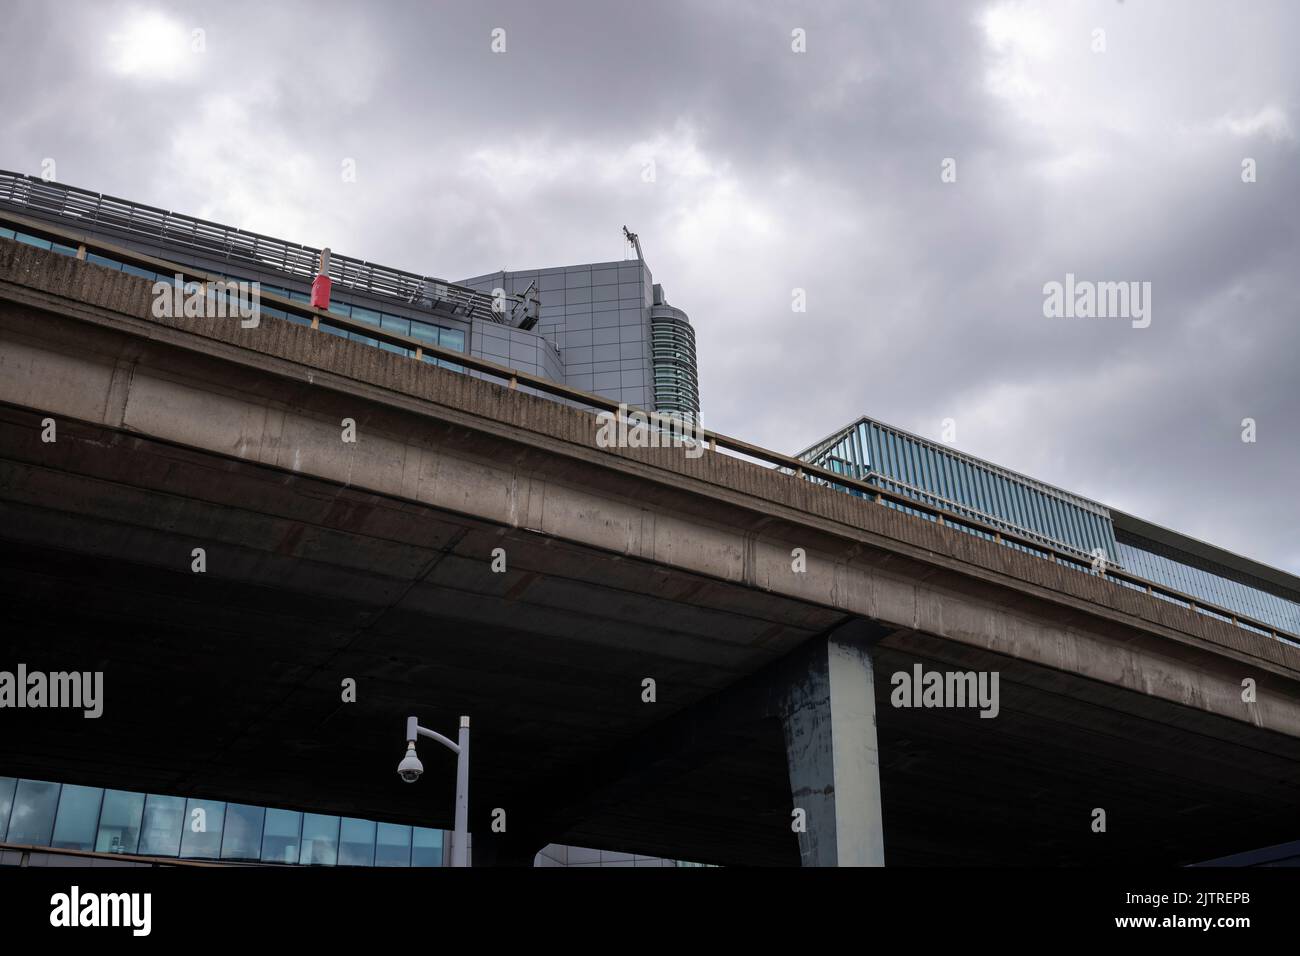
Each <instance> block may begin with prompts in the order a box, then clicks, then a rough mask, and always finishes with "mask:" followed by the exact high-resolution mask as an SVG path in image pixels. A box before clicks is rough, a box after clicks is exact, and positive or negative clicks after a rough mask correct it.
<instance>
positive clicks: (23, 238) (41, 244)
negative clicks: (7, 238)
mask: <svg viewBox="0 0 1300 956" xmlns="http://www.w3.org/2000/svg"><path fill="white" fill-rule="evenodd" d="M14 238H15V239H17V240H18V241H19V242H25V243H27V245H29V246H35V247H36V248H37V249H48V248H50V246H52V245H54V243H52V242H50V240H48V239H37V238H36V237H35V236H29V235H27V233H25V232H19V233H15V234H14Z"/></svg>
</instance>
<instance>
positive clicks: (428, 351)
mask: <svg viewBox="0 0 1300 956" xmlns="http://www.w3.org/2000/svg"><path fill="white" fill-rule="evenodd" d="M0 222H3V223H7V224H9V225H10V226H11V227H17V228H21V230H22V231H23V232H26V233H30V234H32V235H36V236H39V237H41V238H45V239H51V240H57V241H58V242H60V244H62V245H66V246H70V247H76V249H77V256H78V258H82V259H84V258H85V255H86V253H87V252H95V253H99V254H103V255H105V256H107V257H108V258H112V259H114V260H117V261H120V262H124V263H126V264H128V265H134V266H138V267H140V268H147V269H150V270H151V271H154V272H162V273H165V274H169V275H176V274H179V275H180V276H181V277H182V280H183V281H186V282H198V283H216V282H222V281H225V277H223V276H220V275H213V274H211V273H208V272H204V271H202V270H199V269H195V268H193V267H190V266H184V265H180V264H177V263H174V262H168V261H166V260H164V259H157V258H154V257H153V256H148V255H144V254H142V253H139V252H136V251H135V250H132V249H127V248H124V247H122V246H117V245H114V244H113V243H108V242H104V241H102V240H99V239H95V238H94V237H91V236H87V235H84V234H81V235H79V234H77V233H73V232H71V231H69V230H66V229H60V228H58V227H56V226H51V225H49V224H47V223H45V222H42V221H40V220H35V219H30V218H28V217H26V216H19V215H17V214H15V213H11V212H9V211H7V210H5V209H3V208H0ZM261 301H263V302H266V303H268V304H270V305H271V306H272V307H273V308H276V309H279V310H281V311H284V312H292V313H293V314H295V315H298V316H301V317H303V318H306V319H309V320H311V327H312V328H313V329H319V328H320V324H321V323H322V322H324V323H325V324H326V325H330V326H333V327H335V328H339V329H345V330H347V331H349V332H356V333H358V334H360V335H363V336H365V337H367V338H371V339H376V340H378V341H380V342H386V343H388V344H389V345H395V346H398V347H400V348H404V349H407V350H408V351H410V352H411V354H412V356H413V357H414V358H416V359H419V358H421V357H422V356H424V355H428V356H432V357H434V358H438V359H442V360H445V361H446V362H448V363H449V364H452V365H459V366H461V367H463V368H468V369H472V370H473V371H475V372H479V373H481V374H483V375H489V376H492V377H493V378H498V379H501V380H503V381H505V382H506V384H507V387H509V388H512V389H513V388H518V387H521V386H523V387H526V388H531V389H534V390H536V391H539V392H543V393H545V394H547V395H552V396H554V397H556V398H560V399H564V400H566V401H570V402H573V403H575V404H578V405H585V406H587V407H589V408H598V409H600V410H602V411H608V412H614V413H620V412H621V411H622V409H623V408H624V407H625V405H624V404H623V403H619V402H615V401H614V400H612V399H609V398H605V397H604V396H603V395H594V394H591V393H590V392H583V391H580V390H578V389H576V388H572V387H571V386H569V385H565V384H564V383H562V382H556V381H553V380H551V379H547V378H541V377H540V376H536V375H533V374H531V373H528V372H524V371H521V370H519V369H515V368H510V367H508V366H505V365H498V364H497V363H496V362H490V361H488V360H487V359H483V358H479V357H478V356H475V355H469V354H466V353H464V352H457V351H454V350H453V349H447V348H443V347H442V346H438V345H430V344H429V343H428V342H424V341H421V340H419V339H415V338H412V337H411V336H407V335H401V334H399V333H397V332H391V331H388V330H386V329H383V328H379V327H377V326H373V325H367V324H366V323H364V322H358V321H356V320H354V319H352V318H349V317H347V316H342V315H335V314H334V313H332V312H328V311H326V310H324V309H316V308H313V307H312V306H311V305H308V304H306V303H303V302H296V301H294V300H292V299H289V298H286V297H284V296H280V295H275V294H272V293H262V294H261ZM665 424H666V427H667V430H668V431H670V432H672V433H674V434H675V435H677V436H678V437H680V438H682V439H686V440H697V441H701V442H702V443H703V444H704V445H706V446H707V447H708V449H709V450H710V451H712V452H715V453H716V452H717V450H718V449H719V448H721V449H724V450H726V451H730V452H734V453H736V454H738V455H741V456H744V457H746V458H751V459H754V460H757V461H761V462H766V463H767V464H770V465H774V466H776V468H778V469H780V470H782V471H786V472H789V473H790V474H791V475H792V476H793V477H795V478H800V479H804V478H809V479H818V480H822V481H825V482H826V483H828V484H832V485H837V486H840V487H843V488H847V489H852V490H855V491H861V492H863V493H864V494H866V495H867V496H869V497H871V498H872V499H873V500H874V501H875V502H876V503H877V504H886V503H889V504H893V505H896V506H903V507H905V508H909V509H911V510H914V511H920V512H923V513H924V514H926V515H929V516H931V517H933V519H934V520H935V521H937V522H938V523H939V524H941V525H952V526H954V527H956V528H957V529H958V530H974V531H979V532H982V533H984V534H987V535H990V536H991V537H992V538H993V540H994V541H996V542H997V543H999V544H1008V545H1018V546H1020V547H1022V548H1027V549H1029V550H1030V551H1031V552H1034V553H1041V554H1046V555H1047V559H1048V560H1051V561H1054V562H1056V563H1058V564H1063V565H1065V566H1067V567H1072V568H1074V569H1076V570H1080V571H1084V572H1086V573H1093V572H1092V569H1091V567H1090V566H1089V564H1088V562H1087V561H1084V560H1081V559H1080V558H1079V556H1078V555H1076V554H1072V553H1070V552H1069V551H1066V550H1063V549H1062V548H1059V547H1057V546H1055V545H1053V544H1048V543H1043V542H1039V541H1036V540H1034V539H1033V537H1031V536H1030V535H1029V534H1018V533H1016V532H1009V531H1006V530H1004V529H1002V528H1000V527H997V526H996V525H992V524H988V523H986V522H983V521H980V520H978V519H975V518H970V517H967V516H965V515H962V514H959V513H957V512H954V511H952V510H950V509H947V508H941V507H937V506H935V505H931V504H927V503H925V502H923V501H918V500H917V499H915V498H912V497H910V496H908V495H906V494H902V493H899V492H895V491H891V490H889V489H888V488H885V487H882V486H880V485H877V484H874V483H872V482H869V481H865V480H862V479H857V478H850V477H848V476H846V475H840V474H837V473H835V472H833V471H829V470H827V469H825V468H821V467H818V466H816V465H813V464H810V463H809V462H806V461H803V460H802V459H799V458H794V457H791V456H790V455H784V454H782V453H780V452H775V451H771V450H770V449H767V448H762V447H760V446H758V445H754V444H751V443H749V442H747V441H743V440H741V439H739V438H732V437H731V436H729V435H723V434H720V433H718V432H714V431H710V430H709V429H706V428H700V427H695V426H692V425H689V424H687V423H684V422H681V421H678V420H677V419H675V418H670V419H668V421H667V422H666V423H665ZM1096 573H1097V574H1098V576H1100V577H1103V578H1106V579H1108V580H1115V581H1123V582H1127V583H1129V584H1132V585H1136V586H1137V587H1138V589H1140V590H1145V591H1146V593H1147V594H1149V595H1152V596H1158V597H1162V598H1169V599H1172V600H1174V601H1175V602H1178V603H1181V604H1185V605H1187V606H1188V607H1189V608H1190V609H1191V610H1193V611H1205V612H1209V615H1210V616H1218V617H1221V618H1223V619H1225V622H1230V623H1233V624H1237V625H1238V626H1240V625H1243V624H1244V625H1247V627H1245V628H1243V629H1244V630H1250V629H1254V632H1259V631H1262V632H1263V633H1264V634H1267V635H1269V636H1271V637H1273V638H1275V639H1277V638H1279V637H1281V638H1282V639H1285V640H1288V641H1291V642H1300V636H1297V635H1295V634H1292V633H1291V632H1289V631H1284V630H1282V629H1281V628H1278V627H1275V626H1274V625H1272V624H1268V623H1265V622H1263V621H1260V620H1257V619H1255V618H1252V617H1249V616H1248V615H1245V614H1240V613H1238V612H1236V611H1233V610H1230V609H1228V608H1224V607H1221V606H1220V605H1217V604H1212V603H1210V602H1208V601H1205V600H1202V599H1201V598H1198V597H1194V596H1192V595H1190V594H1186V593H1184V592H1182V591H1179V590H1177V589H1176V588H1171V587H1167V586H1165V585H1163V584H1160V583H1158V582H1156V581H1151V580H1149V579H1147V578H1143V577H1139V576H1138V575H1136V574H1133V573H1131V572H1129V571H1125V570H1121V569H1118V568H1113V567H1105V568H1103V569H1102V570H1101V571H1100V572H1096Z"/></svg>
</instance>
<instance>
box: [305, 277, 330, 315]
mask: <svg viewBox="0 0 1300 956" xmlns="http://www.w3.org/2000/svg"><path fill="white" fill-rule="evenodd" d="M333 284H334V283H333V281H332V280H331V279H330V277H329V276H325V275H321V276H317V277H316V278H314V279H312V280H311V304H312V307H313V308H317V309H328V308H329V307H330V287H331V286H332V285H333Z"/></svg>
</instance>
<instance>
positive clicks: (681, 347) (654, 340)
mask: <svg viewBox="0 0 1300 956" xmlns="http://www.w3.org/2000/svg"><path fill="white" fill-rule="evenodd" d="M650 349H651V358H652V361H653V367H654V386H655V411H657V412H668V413H671V414H676V415H679V416H681V417H682V418H683V419H685V420H686V421H689V422H698V421H699V420H700V384H699V380H698V378H697V372H696V361H695V330H694V329H693V328H691V323H690V321H689V320H688V319H687V318H686V313H685V312H683V311H682V310H681V309H676V308H673V307H672V306H670V305H662V304H661V305H656V306H655V307H654V308H653V309H651V310H650Z"/></svg>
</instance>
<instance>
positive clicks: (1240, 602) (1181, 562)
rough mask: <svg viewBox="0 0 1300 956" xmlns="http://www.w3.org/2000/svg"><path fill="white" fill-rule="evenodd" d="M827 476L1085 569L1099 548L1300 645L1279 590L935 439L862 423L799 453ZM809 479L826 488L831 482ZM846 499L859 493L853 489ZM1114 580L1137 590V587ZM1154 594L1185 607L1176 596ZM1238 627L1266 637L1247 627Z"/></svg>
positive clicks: (1295, 612)
mask: <svg viewBox="0 0 1300 956" xmlns="http://www.w3.org/2000/svg"><path fill="white" fill-rule="evenodd" d="M798 457H799V458H802V459H803V460H804V461H807V462H810V463H812V464H814V465H817V466H819V467H822V468H825V469H826V470H827V471H831V472H834V473H835V474H838V475H844V476H846V477H849V478H854V479H857V480H860V481H867V482H870V483H871V484H873V485H876V486H878V487H880V488H882V489H885V490H887V491H892V492H895V493H896V494H899V495H903V496H906V497H908V498H912V499H914V500H916V501H918V502H921V503H924V504H927V505H932V506H934V507H938V508H943V509H945V510H947V511H950V512H953V513H955V514H958V515H965V516H968V517H971V518H974V519H977V520H979V521H981V522H982V523H984V524H988V525H992V526H993V527H995V528H1000V529H1003V530H1005V531H1009V532H1012V533H1014V534H1016V535H1018V536H1020V537H1024V538H1027V539H1029V540H1030V541H1039V542H1042V543H1043V544H1044V545H1050V546H1051V547H1053V548H1056V549H1058V550H1060V551H1064V552H1067V553H1069V552H1073V553H1074V554H1076V555H1078V556H1079V558H1080V560H1081V562H1083V563H1080V564H1079V568H1080V569H1081V570H1090V563H1089V562H1090V558H1091V556H1092V554H1093V553H1094V552H1095V551H1096V550H1098V549H1100V550H1101V552H1102V553H1104V554H1105V555H1106V557H1107V561H1108V563H1109V564H1110V565H1113V566H1115V567H1118V568H1121V569H1123V570H1125V571H1127V572H1129V573H1130V574H1133V575H1136V576H1138V577H1142V578H1145V579H1146V580H1148V581H1152V582H1154V583H1156V584H1160V585H1164V586H1165V587H1168V588H1172V589H1175V590H1178V591H1181V592H1182V593H1184V594H1187V595H1189V596H1190V597H1192V598H1195V599H1200V600H1202V601H1206V602H1208V603H1211V604H1215V605H1218V606H1219V607H1221V608H1223V609H1224V610H1226V611H1228V612H1230V613H1231V615H1244V616H1246V617H1251V618H1254V619H1256V620H1258V621H1259V622H1261V623H1262V624H1267V625H1269V628H1270V629H1276V630H1278V631H1285V632H1288V634H1287V635H1283V634H1279V635H1278V637H1279V639H1281V640H1285V641H1287V642H1288V643H1296V642H1297V640H1300V638H1295V635H1300V602H1297V601H1296V600H1293V599H1292V597H1290V596H1284V595H1283V594H1279V593H1276V591H1277V590H1279V589H1273V588H1270V587H1269V586H1267V585H1265V584H1264V582H1262V581H1257V580H1253V579H1249V578H1248V577H1247V576H1245V575H1242V574H1239V573H1237V572H1235V571H1233V570H1230V569H1228V568H1226V567H1218V566H1217V565H1214V564H1213V563H1212V562H1208V561H1203V560H1198V559H1194V558H1192V557H1191V555H1187V554H1182V553H1180V552H1178V551H1176V550H1175V549H1171V548H1167V547H1161V546H1159V545H1156V544H1155V543H1153V542H1149V541H1145V540H1144V539H1141V538H1138V537H1135V536H1133V535H1127V534H1125V533H1124V532H1122V531H1121V532H1117V530H1116V526H1115V521H1114V519H1113V518H1112V515H1111V513H1110V510H1109V509H1107V508H1106V507H1105V506H1103V505H1100V504H1098V503H1096V502H1093V501H1089V500H1088V499H1086V498H1081V497H1079V496H1078V495H1073V494H1071V493H1069V492H1067V491H1063V490H1061V489H1059V488H1053V487H1052V486H1050V485H1046V484H1043V483H1042V482H1039V481H1035V480H1034V479H1032V478H1027V477H1025V476H1024V475H1018V474H1016V473H1015V472H1012V471H1008V470H1007V469H1005V468H1000V467H998V466H997V465H993V464H990V463H989V462H985V461H981V460H979V459H978V458H973V457H971V456H969V455H963V454H961V453H960V452H956V451H954V450H953V449H951V448H948V447H946V446H944V445H941V444H938V443H936V442H932V441H928V440H927V439H924V438H919V437H917V436H915V435H911V434H908V433H907V432H904V431H902V430H900V429H897V428H893V427H891V426H888V425H883V424H881V423H879V422H875V421H872V420H871V419H868V418H862V419H859V420H858V421H857V422H855V423H854V424H852V425H850V426H849V427H848V428H846V429H844V430H842V431H839V432H836V433H835V434H834V435H831V436H830V437H829V438H826V439H824V440H823V441H821V442H818V443H817V444H816V445H814V446H812V447H811V448H809V449H807V450H806V451H804V452H802V453H800V454H799V456H798ZM810 480H813V481H818V482H824V483H826V484H831V483H832V482H830V481H829V480H827V479H822V478H820V477H813V478H811V479H810ZM846 490H847V491H848V493H849V494H854V495H858V496H862V495H863V492H861V491H859V490H857V489H851V488H850V489H846ZM884 503H885V504H887V505H889V506H890V507H892V508H895V509H897V510H900V511H904V512H907V513H910V514H913V515H916V516H918V517H921V518H925V519H927V520H930V521H934V520H935V517H934V516H933V515H931V514H927V513H926V512H923V511H920V510H919V509H913V508H908V507H907V506H906V505H904V504H899V503H896V502H890V501H885V502H884ZM949 527H952V528H955V529H956V530H960V531H965V532H967V533H968V534H974V535H978V536H980V537H984V538H992V537H993V536H992V535H991V534H988V533H987V532H983V531H980V530H978V529H975V528H967V527H963V526H961V525H960V524H957V523H955V522H950V523H949ZM1003 543H1004V544H1006V545H1007V546H1009V547H1014V548H1018V549H1019V550H1022V551H1029V552H1032V553H1041V554H1044V555H1046V554H1047V552H1046V551H1044V552H1035V551H1034V549H1033V548H1032V547H1029V546H1025V545H1020V544H1013V543H1011V542H1005V541H1004V542H1003ZM1113 580H1117V581H1118V583H1120V584H1122V585H1124V586H1126V587H1131V588H1135V589H1138V590H1142V588H1141V587H1140V586H1139V585H1137V584H1132V583H1129V582H1126V581H1119V580H1118V579H1113ZM1156 596H1157V597H1162V598H1163V599H1165V600H1169V601H1173V602H1174V603H1178V604H1183V605H1184V606H1186V604H1187V602H1185V601H1179V600H1178V599H1177V598H1174V597H1172V596H1164V595H1160V594H1158V593H1156ZM1196 609H1197V611H1199V612H1200V613H1203V614H1207V615H1209V616H1211V617H1218V618H1221V619H1222V620H1225V621H1232V616H1230V615H1229V614H1223V613H1219V612H1216V611H1213V610H1211V609H1208V608H1204V607H1201V606H1199V605H1198V606H1197V608H1196ZM1237 623H1238V625H1239V626H1241V627H1245V628H1248V629H1250V630H1253V631H1257V632H1259V633H1264V634H1269V633H1270V630H1264V629H1262V628H1259V627H1256V626H1254V625H1252V624H1249V623H1246V622H1241V621H1238V622H1237Z"/></svg>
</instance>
